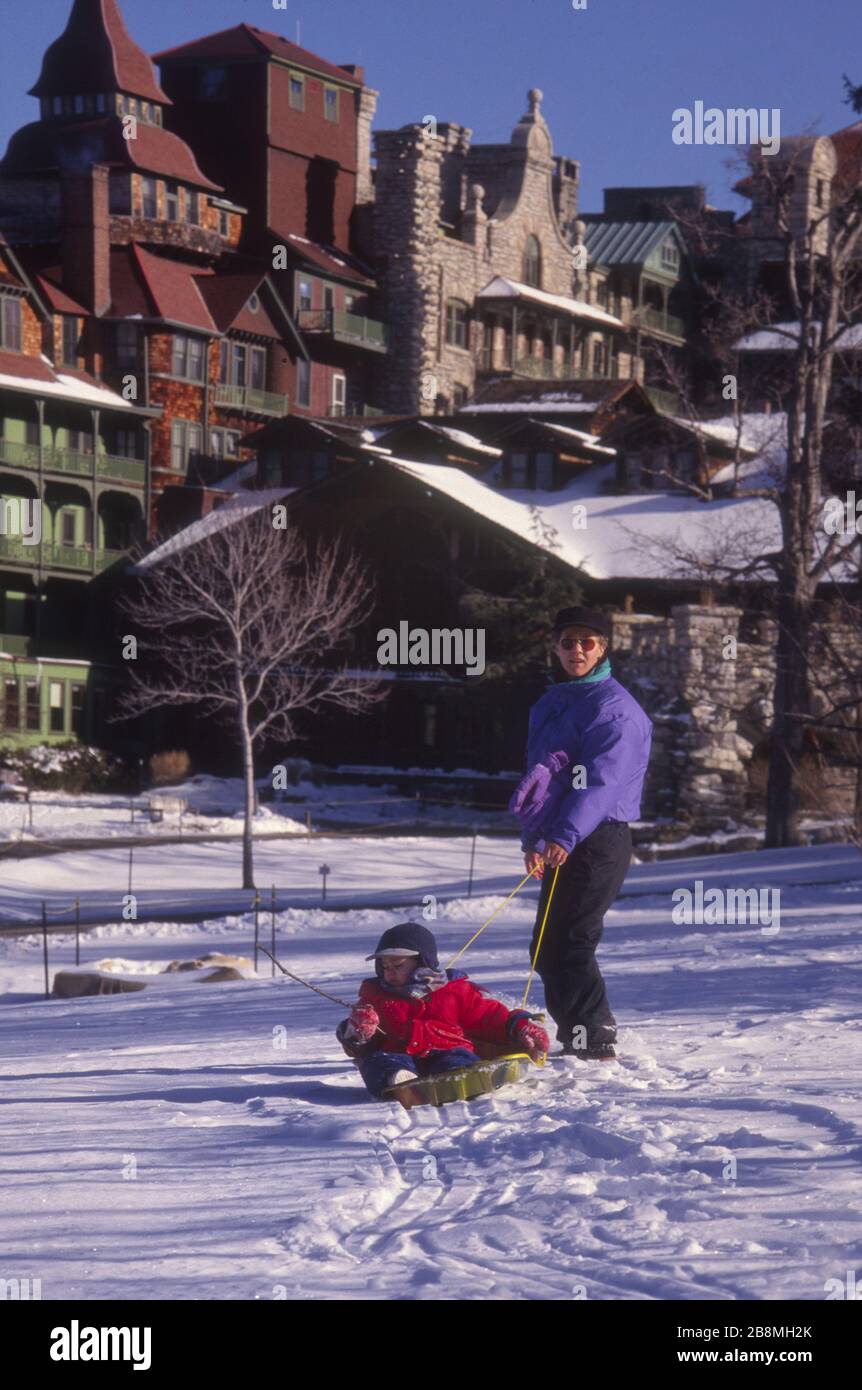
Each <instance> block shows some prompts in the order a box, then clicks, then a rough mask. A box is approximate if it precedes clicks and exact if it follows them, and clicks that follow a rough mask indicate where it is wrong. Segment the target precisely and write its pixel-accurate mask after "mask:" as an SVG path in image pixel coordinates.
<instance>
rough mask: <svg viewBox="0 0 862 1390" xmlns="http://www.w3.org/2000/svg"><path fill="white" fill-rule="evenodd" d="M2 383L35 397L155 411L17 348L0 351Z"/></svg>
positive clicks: (148, 412)
mask: <svg viewBox="0 0 862 1390" xmlns="http://www.w3.org/2000/svg"><path fill="white" fill-rule="evenodd" d="M3 386H5V387H11V388H12V389H13V390H17V391H25V392H27V394H28V395H32V396H36V397H39V396H43V397H46V398H48V399H51V400H65V401H74V402H76V403H77V404H81V405H98V406H100V407H102V408H103V409H105V410H122V411H124V412H126V413H129V412H131V413H132V414H135V415H157V414H159V411H158V410H153V409H151V408H148V407H146V406H139V405H135V404H134V402H133V401H127V400H126V399H125V397H123V396H121V395H119V394H118V393H117V392H116V391H112V390H110V388H109V387H107V386H105V385H104V384H103V383H102V382H99V381H96V379H95V377H92V376H90V375H89V374H88V373H87V372H77V371H72V370H71V369H70V368H67V367H64V368H63V369H62V370H55V369H54V368H53V367H52V366H51V364H50V362H48V361H47V360H46V359H45V358H44V357H27V356H25V355H24V353H21V352H0V387H3Z"/></svg>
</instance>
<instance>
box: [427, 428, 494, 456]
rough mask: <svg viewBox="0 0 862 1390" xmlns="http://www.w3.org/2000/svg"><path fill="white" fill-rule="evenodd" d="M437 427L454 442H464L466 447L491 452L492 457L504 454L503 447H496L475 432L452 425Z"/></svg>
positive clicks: (481, 451)
mask: <svg viewBox="0 0 862 1390" xmlns="http://www.w3.org/2000/svg"><path fill="white" fill-rule="evenodd" d="M437 429H438V430H439V431H440V433H441V434H445V435H446V437H447V438H448V439H451V440H452V443H453V444H463V445H465V446H466V448H468V449H475V450H476V451H477V452H478V453H480V454H490V455H491V457H492V458H497V459H498V458H500V457H501V456H502V453H503V450H502V449H495V448H494V446H493V445H492V444H486V443H485V442H484V441H483V440H481V439H479V438H477V436H476V435H475V434H468V433H467V431H466V430H456V429H453V428H452V427H451V425H438V426H437Z"/></svg>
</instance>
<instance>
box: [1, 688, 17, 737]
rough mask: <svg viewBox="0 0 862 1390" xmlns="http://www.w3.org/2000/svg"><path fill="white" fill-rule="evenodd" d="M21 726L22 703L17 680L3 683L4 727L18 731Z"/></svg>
mask: <svg viewBox="0 0 862 1390" xmlns="http://www.w3.org/2000/svg"><path fill="white" fill-rule="evenodd" d="M20 725H21V702H20V700H19V697H18V682H17V680H6V681H4V682H3V727H4V728H5V729H18V728H20Z"/></svg>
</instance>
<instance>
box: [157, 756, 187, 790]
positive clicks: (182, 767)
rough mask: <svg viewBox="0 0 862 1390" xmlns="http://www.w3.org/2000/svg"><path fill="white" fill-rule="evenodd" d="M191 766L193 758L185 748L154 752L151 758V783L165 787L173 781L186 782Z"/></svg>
mask: <svg viewBox="0 0 862 1390" xmlns="http://www.w3.org/2000/svg"><path fill="white" fill-rule="evenodd" d="M191 767H192V762H191V758H190V757H189V755H188V753H187V752H186V751H185V749H180V748H177V749H174V750H173V751H172V752H168V753H154V754H153V756H152V757H151V758H150V783H151V785H152V786H154V787H164V786H166V785H167V784H168V783H171V782H184V781H185V779H186V778H187V777H188V775H189V773H190V772H191Z"/></svg>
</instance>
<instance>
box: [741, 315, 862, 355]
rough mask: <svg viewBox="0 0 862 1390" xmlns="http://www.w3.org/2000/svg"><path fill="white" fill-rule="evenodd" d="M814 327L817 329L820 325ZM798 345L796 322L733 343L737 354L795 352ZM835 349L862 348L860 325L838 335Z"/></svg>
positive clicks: (855, 325) (749, 335)
mask: <svg viewBox="0 0 862 1390" xmlns="http://www.w3.org/2000/svg"><path fill="white" fill-rule="evenodd" d="M816 327H817V328H818V329H819V327H820V325H819V324H817V325H816ZM798 344H799V324H798V322H788V323H773V324H772V325H771V326H770V327H769V328H760V329H758V330H757V332H756V333H746V334H745V336H744V337H742V338H739V339H738V340H737V341H736V342H735V343H734V345H733V346H734V349H735V350H736V351H737V352H795V351H796V348H797V346H798ZM835 348H836V350H837V351H839V352H848V351H856V350H857V349H859V348H862V324H859V323H854V324H851V325H850V326H849V327H848V328H845V329H844V331H843V332H842V333H840V334H839V335H838V338H837V339H836V342H835Z"/></svg>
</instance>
